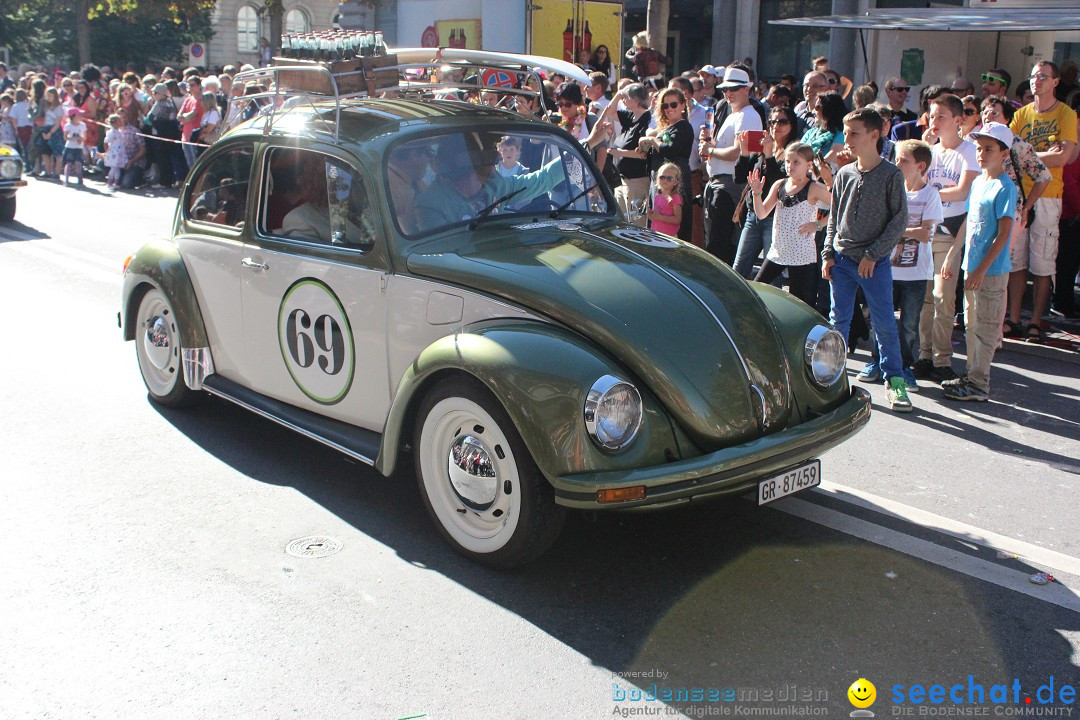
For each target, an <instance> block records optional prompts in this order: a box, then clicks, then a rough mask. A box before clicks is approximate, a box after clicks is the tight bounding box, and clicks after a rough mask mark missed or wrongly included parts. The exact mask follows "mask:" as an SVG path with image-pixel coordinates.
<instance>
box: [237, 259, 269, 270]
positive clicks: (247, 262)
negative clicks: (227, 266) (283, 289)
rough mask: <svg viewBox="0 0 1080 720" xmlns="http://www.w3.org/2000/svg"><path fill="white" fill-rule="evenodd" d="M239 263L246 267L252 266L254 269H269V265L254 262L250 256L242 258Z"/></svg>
mask: <svg viewBox="0 0 1080 720" xmlns="http://www.w3.org/2000/svg"><path fill="white" fill-rule="evenodd" d="M240 264H241V265H243V266H244V267H246V268H253V269H255V270H269V269H270V266H269V265H267V264H266V263H259V262H255V261H254V260H252V259H251V258H244V259H243V260H241V261H240Z"/></svg>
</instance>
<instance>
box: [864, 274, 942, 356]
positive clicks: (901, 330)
mask: <svg viewBox="0 0 1080 720" xmlns="http://www.w3.org/2000/svg"><path fill="white" fill-rule="evenodd" d="M928 282H929V281H928V280H893V298H894V300H895V304H897V305H899V306H900V317H899V318H898V319H897V321H896V331H897V333H898V334H899V336H900V359H901V360H903V363H904V367H906V368H909V367H911V366H913V365H914V364H915V361H916V360H918V359H919V316H920V315H922V307H923V298H925V297H926V285H927V283H928ZM870 354H871V355H872V356H873V358H874V362H877V361H878V359H879V358H878V349H877V338H876V336H875V333H874V328H873V327H871V328H870Z"/></svg>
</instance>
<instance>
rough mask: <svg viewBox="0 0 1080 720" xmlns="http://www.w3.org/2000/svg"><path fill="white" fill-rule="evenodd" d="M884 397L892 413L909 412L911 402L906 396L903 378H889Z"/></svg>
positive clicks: (905, 385) (905, 384)
mask: <svg viewBox="0 0 1080 720" xmlns="http://www.w3.org/2000/svg"><path fill="white" fill-rule="evenodd" d="M885 397H887V398H888V399H889V407H890V408H892V409H893V411H894V412H911V400H910V398H908V394H907V383H905V382H904V378H903V377H901V376H899V375H897V376H895V377H891V378H889V389H888V390H886V391H885Z"/></svg>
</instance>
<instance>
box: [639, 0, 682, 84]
mask: <svg viewBox="0 0 1080 720" xmlns="http://www.w3.org/2000/svg"><path fill="white" fill-rule="evenodd" d="M670 14H671V2H670V0H649V8H648V14H647V16H646V20H645V22H646V25H645V30H646V31H647V32H648V33H649V47H651V48H653V49H654V50H658V51H659V52H660V54H662V55H667V26H668V16H669V15H670ZM674 59H675V58H672V60H674ZM665 70H666V71H667V72H668V73H670V72H671V70H672V68H665Z"/></svg>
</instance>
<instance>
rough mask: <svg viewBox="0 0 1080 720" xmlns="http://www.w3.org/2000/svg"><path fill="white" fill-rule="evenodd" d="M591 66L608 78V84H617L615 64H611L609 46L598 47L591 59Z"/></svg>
mask: <svg viewBox="0 0 1080 720" xmlns="http://www.w3.org/2000/svg"><path fill="white" fill-rule="evenodd" d="M589 65H591V66H592V69H593V70H595V71H597V72H602V73H604V74H605V75H607V77H608V82H609V83H611V84H612V85H614V84H615V82H616V80H615V64H614V63H613V62H611V52H610V51H609V50H608V47H607V45H597V46H596V49H595V50H593V53H592V57H590V58H589Z"/></svg>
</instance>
